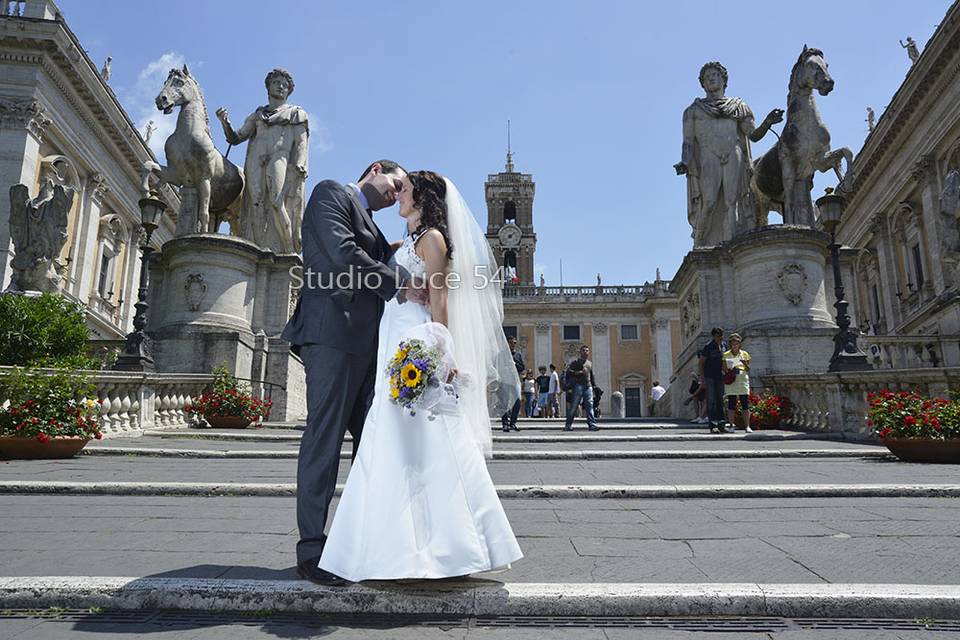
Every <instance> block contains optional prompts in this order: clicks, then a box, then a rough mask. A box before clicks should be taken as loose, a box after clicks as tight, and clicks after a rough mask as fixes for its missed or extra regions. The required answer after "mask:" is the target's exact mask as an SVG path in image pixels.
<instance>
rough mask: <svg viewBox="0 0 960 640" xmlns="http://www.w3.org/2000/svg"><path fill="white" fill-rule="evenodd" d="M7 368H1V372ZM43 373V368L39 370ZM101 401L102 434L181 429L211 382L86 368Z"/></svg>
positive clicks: (187, 376) (189, 422)
mask: <svg viewBox="0 0 960 640" xmlns="http://www.w3.org/2000/svg"><path fill="white" fill-rule="evenodd" d="M4 370H9V367H0V373H2V372H3V371H4ZM41 372H42V370H41ZM84 373H86V374H87V375H88V376H89V377H90V381H91V382H92V383H93V384H94V385H96V388H97V398H98V399H100V400H101V401H102V404H101V408H100V418H101V421H102V430H103V435H104V437H108V438H116V437H135V436H139V435H142V434H143V431H144V430H146V429H180V428H184V427H188V426H191V425H192V424H193V422H194V418H193V417H192V416H191V415H189V414H188V413H186V411H184V408H185V407H186V406H187V405H188V404H190V402H191V401H192V399H193V398H194V397H196V396H199V395H200V394H201V393H203V391H204V389H206V388H209V387H210V386H211V384H212V382H213V376H211V375H208V374H190V373H129V372H123V371H87V372H84Z"/></svg>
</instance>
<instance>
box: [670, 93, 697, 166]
mask: <svg viewBox="0 0 960 640" xmlns="http://www.w3.org/2000/svg"><path fill="white" fill-rule="evenodd" d="M694 144H695V135H694V127H693V114H691V113H690V108H687V110H686V111H684V112H683V145H682V146H681V147H680V162H678V163H677V164H675V165H673V168H674V169H676V170H677V175H681V176H682V175H685V174H688V173H689V171H690V165H692V164H693V148H694Z"/></svg>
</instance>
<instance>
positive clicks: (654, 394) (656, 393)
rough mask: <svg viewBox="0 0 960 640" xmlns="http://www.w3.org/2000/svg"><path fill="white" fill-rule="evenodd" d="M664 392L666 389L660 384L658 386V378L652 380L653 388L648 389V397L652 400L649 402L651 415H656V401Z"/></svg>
mask: <svg viewBox="0 0 960 640" xmlns="http://www.w3.org/2000/svg"><path fill="white" fill-rule="evenodd" d="M666 392H667V390H666V389H664V388H663V387H662V386H660V381H659V380H654V381H653V388H652V389H650V399H651V400H652V402H651V403H650V415H651V416H652V415H656V413H655V411H656V409H657V401H658V400H660V398H662V397H663V394H665V393H666Z"/></svg>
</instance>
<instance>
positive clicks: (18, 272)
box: [10, 181, 74, 291]
mask: <svg viewBox="0 0 960 640" xmlns="http://www.w3.org/2000/svg"><path fill="white" fill-rule="evenodd" d="M73 196H74V192H73V190H69V189H66V190H65V189H64V188H63V187H62V186H60V185H54V184H53V183H52V182H49V181H48V182H46V183H44V185H43V186H42V187H41V189H40V193H39V195H38V196H37V197H36V198H34V199H32V200H31V199H30V195H29V191H28V189H27V187H26V186H25V185H22V184H18V185H14V186H12V187H10V236H11V238H12V240H13V247H14V257H13V260H12V261H11V263H10V266H11V268H12V269H13V272H14V273H13V276H12V281H11V284H12V287H13V288H14V289H18V290H22V291H28V290H32V291H52V290H54V289H55V288H56V286H57V283H59V281H60V275H59V273H57V270H56V263H55V261H56V259H57V257H58V256H59V255H60V250H61V249H63V245H64V243H65V242H66V240H67V216H68V213H69V211H70V207H71V206H72V205H73Z"/></svg>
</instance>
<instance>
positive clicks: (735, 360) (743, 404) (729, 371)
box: [723, 333, 753, 433]
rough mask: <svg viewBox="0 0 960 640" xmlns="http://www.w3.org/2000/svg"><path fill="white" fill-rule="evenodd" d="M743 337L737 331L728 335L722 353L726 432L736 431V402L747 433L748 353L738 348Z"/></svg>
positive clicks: (748, 402) (748, 414) (749, 430)
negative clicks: (725, 348) (725, 347)
mask: <svg viewBox="0 0 960 640" xmlns="http://www.w3.org/2000/svg"><path fill="white" fill-rule="evenodd" d="M742 343H743V338H741V337H740V334H739V333H734V334H731V335H730V348H729V349H728V350H727V351H725V352H724V354H723V395H724V397H725V398H726V399H727V422H728V423H729V425H728V427H727V429H726V432H727V433H733V432H734V431H736V423H735V422H734V420H735V419H736V417H737V402H738V401H739V402H740V411H741V412H742V413H743V424H744V425H745V426H746V430H747V433H751V432H753V429H751V428H750V375H749V373H748V372H749V371H750V354H749V353H747V352H746V351H744V350H743V349H741V348H740V345H741V344H742Z"/></svg>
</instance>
